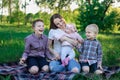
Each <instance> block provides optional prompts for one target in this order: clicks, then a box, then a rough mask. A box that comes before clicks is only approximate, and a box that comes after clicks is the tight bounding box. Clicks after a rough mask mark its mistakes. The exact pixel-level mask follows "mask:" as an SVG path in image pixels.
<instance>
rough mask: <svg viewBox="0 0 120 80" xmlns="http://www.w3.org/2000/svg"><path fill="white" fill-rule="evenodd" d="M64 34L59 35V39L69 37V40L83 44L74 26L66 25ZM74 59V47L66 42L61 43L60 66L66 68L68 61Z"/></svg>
mask: <svg viewBox="0 0 120 80" xmlns="http://www.w3.org/2000/svg"><path fill="white" fill-rule="evenodd" d="M65 32H66V34H64V35H61V37H64V36H66V37H69V38H71V39H74V40H77V41H78V42H79V43H78V44H79V47H80V44H81V43H82V42H83V38H82V37H81V36H80V35H79V34H78V33H77V29H76V27H75V25H73V24H67V25H66V29H65ZM74 58H75V52H74V46H73V45H72V44H70V43H69V42H68V41H63V42H62V48H61V61H62V65H63V66H66V65H68V61H69V60H70V59H74Z"/></svg>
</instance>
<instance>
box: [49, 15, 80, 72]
mask: <svg viewBox="0 0 120 80" xmlns="http://www.w3.org/2000/svg"><path fill="white" fill-rule="evenodd" d="M65 29H66V23H65V21H64V19H63V18H62V16H61V15H59V14H54V15H53V16H52V17H51V19H50V31H49V35H48V38H49V40H48V45H49V46H48V47H49V51H50V52H51V53H52V54H53V55H54V57H55V60H53V61H51V62H50V65H49V66H50V70H51V71H54V72H61V71H66V70H68V71H71V72H75V73H78V72H80V65H79V63H78V62H76V60H75V59H71V60H69V62H68V65H67V66H63V65H61V60H60V54H61V47H62V45H61V42H62V41H68V42H69V43H71V44H72V45H73V46H75V45H77V41H75V40H72V39H70V38H68V37H61V36H62V35H63V34H65ZM56 37H57V39H56Z"/></svg>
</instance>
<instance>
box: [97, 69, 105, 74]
mask: <svg viewBox="0 0 120 80" xmlns="http://www.w3.org/2000/svg"><path fill="white" fill-rule="evenodd" d="M102 73H103V71H102V70H96V71H95V74H102Z"/></svg>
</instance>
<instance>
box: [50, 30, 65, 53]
mask: <svg viewBox="0 0 120 80" xmlns="http://www.w3.org/2000/svg"><path fill="white" fill-rule="evenodd" d="M64 34H65V32H64V31H63V30H61V29H51V30H50V31H49V34H48V38H49V39H51V40H54V44H53V49H54V51H55V52H57V53H59V55H60V53H61V47H62V44H61V42H60V41H59V39H60V38H61V36H63V35H64Z"/></svg>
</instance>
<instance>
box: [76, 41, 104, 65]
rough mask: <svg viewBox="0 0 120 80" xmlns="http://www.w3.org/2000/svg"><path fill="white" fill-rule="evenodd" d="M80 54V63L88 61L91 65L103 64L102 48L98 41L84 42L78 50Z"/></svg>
mask: <svg viewBox="0 0 120 80" xmlns="http://www.w3.org/2000/svg"><path fill="white" fill-rule="evenodd" d="M78 51H79V52H80V56H79V61H80V62H82V61H88V63H89V65H91V64H93V63H96V62H97V63H98V64H101V63H102V48H101V44H100V42H99V41H98V40H97V39H94V40H88V39H86V40H84V42H83V43H82V45H81V47H80V48H79V49H78Z"/></svg>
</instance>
